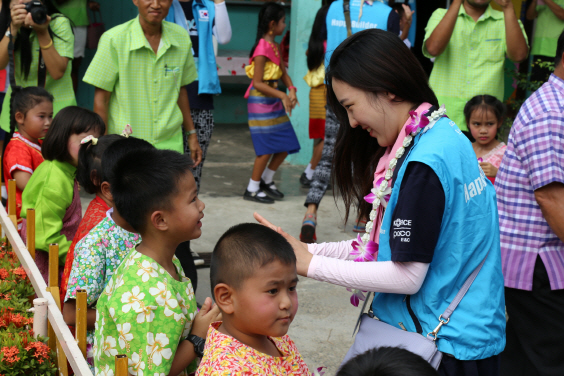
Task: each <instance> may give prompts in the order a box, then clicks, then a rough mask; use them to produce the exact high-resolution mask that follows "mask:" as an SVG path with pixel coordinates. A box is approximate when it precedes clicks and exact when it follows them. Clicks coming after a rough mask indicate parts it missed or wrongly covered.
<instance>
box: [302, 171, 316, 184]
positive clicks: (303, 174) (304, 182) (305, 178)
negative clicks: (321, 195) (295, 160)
mask: <svg viewBox="0 0 564 376" xmlns="http://www.w3.org/2000/svg"><path fill="white" fill-rule="evenodd" d="M312 181H313V179H312V180H309V179H308V178H307V176H306V173H305V172H303V173H302V176H300V184H301V185H302V188H310V187H311V182H312Z"/></svg>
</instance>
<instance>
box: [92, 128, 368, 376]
mask: <svg viewBox="0 0 564 376" xmlns="http://www.w3.org/2000/svg"><path fill="white" fill-rule="evenodd" d="M254 157H255V154H254V150H253V147H252V142H251V137H250V133H249V130H248V127H247V125H246V124H242V125H224V124H222V125H217V126H216V128H215V130H214V135H213V138H212V142H211V145H210V147H209V149H208V156H207V160H206V163H205V166H204V169H203V176H202V186H201V190H200V199H201V200H202V201H203V202H204V203H205V204H206V209H205V210H204V214H205V217H204V219H203V220H202V222H203V227H202V233H203V234H202V236H201V238H199V239H197V240H194V241H192V248H193V250H195V251H196V252H199V253H205V252H211V251H212V250H213V247H214V245H215V243H216V241H217V239H219V237H220V236H221V235H222V234H223V233H224V232H225V231H226V230H227V229H228V228H229V227H231V226H233V225H235V224H238V223H241V222H252V221H254V219H253V216H252V214H253V212H255V211H257V212H259V213H261V214H262V215H263V216H265V217H266V218H267V219H269V220H270V221H271V222H273V223H274V224H276V225H278V226H281V227H282V228H283V229H284V230H285V231H286V232H288V233H289V234H291V235H293V236H296V237H298V236H299V232H300V228H301V221H302V219H303V216H304V214H305V208H304V206H303V204H304V200H305V197H306V195H307V190H305V189H302V188H300V185H299V183H298V179H299V177H300V175H301V173H302V172H303V169H304V167H303V166H291V165H289V164H284V165H283V166H282V167H281V168H280V169H279V171H278V172H277V173H276V175H275V182H276V184H277V186H278V188H279V189H280V190H281V191H282V192H284V194H285V195H286V198H285V199H284V200H283V201H279V202H276V203H275V204H273V205H265V204H259V203H252V202H249V201H245V200H243V198H242V195H243V192H244V191H245V188H246V186H247V183H248V181H249V178H250V174H251V169H252V165H253V161H254ZM89 199H90V198H89V197H86V196H85V197H84V199H83V209H86V206H87V204H88V202H89ZM343 214H344V209H343V205H342V201H340V200H339V201H338V202H337V204H336V203H335V200H334V198H333V191H328V194H327V195H326V197H325V198H324V200H323V201H322V203H321V205H320V208H319V212H318V227H317V238H318V241H320V242H332V241H341V240H347V239H350V238H352V237H354V236H355V235H354V233H353V232H352V227H351V224H350V221H349V224H348V225H347V226H346V227H345V226H343V219H342V218H343ZM353 218H354V215H353ZM207 296H211V291H210V282H209V268H202V269H199V270H198V290H197V292H196V298H197V300H198V302H200V303H201V302H203V300H204V299H205V298H206V297H207ZM298 296H299V302H300V307H299V311H298V314H297V316H296V318H295V319H294V322H293V323H292V325H291V327H290V331H289V335H290V336H291V338H292V339H293V340H294V341H295V343H296V345H297V347H298V349H299V350H300V353H301V354H302V356H303V357H304V359H305V361H306V362H307V364H308V366H309V367H310V369H311V370H314V369H315V368H317V367H320V366H325V367H327V368H328V369H327V371H328V372H327V373H326V374H327V375H333V374H335V372H336V371H337V369H338V367H339V365H340V363H341V360H342V359H343V357H344V356H345V354H346V352H347V350H348V349H349V347H350V345H351V344H352V341H353V337H352V331H353V328H354V325H355V323H356V319H357V317H358V313H359V308H355V307H353V306H352V305H351V304H350V303H349V298H350V293H349V292H348V291H346V290H345V288H343V287H339V286H334V285H330V284H327V283H322V282H318V281H315V280H312V279H309V278H306V277H300V282H299V285H298Z"/></svg>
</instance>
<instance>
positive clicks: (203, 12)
mask: <svg viewBox="0 0 564 376" xmlns="http://www.w3.org/2000/svg"><path fill="white" fill-rule="evenodd" d="M198 13H199V14H200V21H208V22H209V20H210V14H209V13H208V11H207V10H205V9H200V10H199V11H198Z"/></svg>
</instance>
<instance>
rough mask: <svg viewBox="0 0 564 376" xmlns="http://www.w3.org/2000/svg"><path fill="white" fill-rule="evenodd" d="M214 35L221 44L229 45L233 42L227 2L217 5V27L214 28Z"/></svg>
mask: <svg viewBox="0 0 564 376" xmlns="http://www.w3.org/2000/svg"><path fill="white" fill-rule="evenodd" d="M213 35H215V38H216V39H217V43H219V44H227V43H229V41H231V22H229V15H228V14H227V6H226V5H225V1H223V2H221V3H219V4H215V25H214V26H213Z"/></svg>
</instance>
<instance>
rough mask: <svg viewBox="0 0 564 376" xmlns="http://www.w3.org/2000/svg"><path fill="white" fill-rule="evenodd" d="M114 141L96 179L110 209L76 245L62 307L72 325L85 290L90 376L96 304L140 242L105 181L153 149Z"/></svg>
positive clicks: (136, 142)
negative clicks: (121, 163) (127, 159)
mask: <svg viewBox="0 0 564 376" xmlns="http://www.w3.org/2000/svg"><path fill="white" fill-rule="evenodd" d="M103 137H112V136H103ZM116 137H118V138H119V139H118V140H116V141H113V142H112V143H111V144H110V145H109V146H108V147H107V149H106V150H105V151H104V153H103V155H102V160H101V168H100V171H99V174H98V175H97V176H98V177H97V179H100V180H101V181H102V183H101V185H100V190H101V191H102V194H103V196H104V197H106V198H107V200H108V203H109V204H110V206H112V208H110V210H108V212H107V213H106V217H105V218H104V219H103V220H102V221H101V222H100V223H98V224H97V225H96V226H94V227H93V228H92V230H90V232H89V233H88V234H87V235H86V236H85V237H84V238H83V239H81V240H80V241H79V242H78V243H77V245H76V247H75V249H74V261H73V265H72V270H71V272H70V276H69V282H68V285H67V293H66V296H65V305H64V306H63V317H64V319H65V321H66V323H67V324H69V325H74V324H75V321H76V292H77V290H79V289H82V290H86V293H87V295H86V296H87V304H88V314H87V316H88V320H87V327H88V331H87V333H86V341H87V346H86V360H87V361H88V363H89V364H90V366H91V370H92V372H94V358H93V353H92V345H93V344H94V324H95V321H96V302H97V301H98V298H99V297H100V295H101V294H102V291H103V290H104V287H106V284H107V283H108V281H109V280H110V278H111V277H112V275H113V274H114V272H115V270H116V269H117V268H118V266H119V265H120V264H121V262H122V260H123V259H124V258H125V256H127V255H128V254H129V252H130V251H131V250H132V249H134V248H135V246H136V245H137V244H139V243H140V242H141V238H140V236H139V234H136V233H134V232H133V231H134V230H133V229H132V228H131V226H129V224H128V223H127V222H126V221H124V220H123V218H121V216H120V215H119V213H118V212H117V210H115V208H114V207H113V206H114V204H113V198H112V195H111V192H110V183H109V182H108V181H109V179H110V176H111V171H112V170H113V167H114V165H115V164H116V162H117V161H118V160H119V159H120V158H121V157H123V156H124V155H126V154H127V153H128V152H130V151H133V150H147V149H153V148H154V147H153V145H151V144H150V143H148V142H147V141H145V140H142V139H140V138H135V137H127V138H125V137H123V138H122V137H120V136H116ZM95 140H96V139H95V138H90V140H89V141H88V142H96V141H95ZM84 146H85V145H83V147H84ZM81 150H82V149H81ZM81 157H83V153H82V152H81V153H79V158H81ZM83 165H84V164H83Z"/></svg>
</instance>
